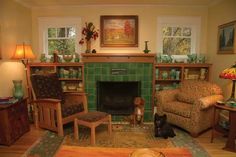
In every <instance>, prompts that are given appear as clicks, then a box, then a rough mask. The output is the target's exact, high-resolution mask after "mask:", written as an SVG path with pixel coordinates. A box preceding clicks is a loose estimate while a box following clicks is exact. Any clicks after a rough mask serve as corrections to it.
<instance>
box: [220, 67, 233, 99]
mask: <svg viewBox="0 0 236 157" xmlns="http://www.w3.org/2000/svg"><path fill="white" fill-rule="evenodd" d="M220 78H224V79H229V80H232V81H233V85H232V91H231V96H230V98H229V99H228V100H227V101H234V102H236V100H235V83H236V64H234V65H233V66H231V67H230V68H226V69H224V70H223V71H222V72H221V73H220Z"/></svg>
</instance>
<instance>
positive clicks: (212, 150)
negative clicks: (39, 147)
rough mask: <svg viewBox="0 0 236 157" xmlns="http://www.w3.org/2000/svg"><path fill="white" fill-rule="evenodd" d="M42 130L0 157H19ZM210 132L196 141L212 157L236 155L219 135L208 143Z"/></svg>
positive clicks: (0, 148) (1, 151)
mask: <svg viewBox="0 0 236 157" xmlns="http://www.w3.org/2000/svg"><path fill="white" fill-rule="evenodd" d="M43 133H44V131H43V130H37V129H36V128H35V127H34V126H33V125H32V126H31V130H30V132H28V133H26V134H24V135H23V136H22V137H21V138H20V139H18V140H17V141H16V142H15V143H14V144H13V145H11V146H9V147H8V146H3V145H0V157H20V156H21V155H23V154H24V152H25V151H26V150H27V149H28V148H29V147H30V146H31V145H32V144H33V143H34V142H35V141H37V139H38V138H40V137H41V136H42V135H43ZM210 137H211V131H210V130H209V131H207V132H205V133H203V134H202V135H200V136H199V137H198V138H196V140H197V141H198V142H199V143H200V144H201V145H202V146H203V147H204V148H205V149H206V150H207V151H208V152H209V154H210V155H211V156H212V157H236V153H232V152H228V151H225V150H223V149H222V148H223V147H224V145H225V142H226V138H224V137H222V136H221V135H219V136H217V137H216V138H214V142H213V143H210Z"/></svg>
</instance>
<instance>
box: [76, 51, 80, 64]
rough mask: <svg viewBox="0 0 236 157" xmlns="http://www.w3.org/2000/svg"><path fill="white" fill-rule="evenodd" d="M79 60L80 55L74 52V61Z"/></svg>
mask: <svg viewBox="0 0 236 157" xmlns="http://www.w3.org/2000/svg"><path fill="white" fill-rule="evenodd" d="M79 61H80V57H79V54H78V53H75V62H79Z"/></svg>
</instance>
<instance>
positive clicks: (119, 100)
mask: <svg viewBox="0 0 236 157" xmlns="http://www.w3.org/2000/svg"><path fill="white" fill-rule="evenodd" d="M138 96H139V97H140V96H141V82H140V81H98V82H97V110H98V111H103V112H107V113H110V114H112V115H129V114H131V113H133V112H134V103H133V101H134V98H135V97H138Z"/></svg>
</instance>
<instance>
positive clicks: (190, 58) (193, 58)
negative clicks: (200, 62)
mask: <svg viewBox="0 0 236 157" xmlns="http://www.w3.org/2000/svg"><path fill="white" fill-rule="evenodd" d="M187 56H188V62H189V63H196V62H197V55H196V54H189V55H187Z"/></svg>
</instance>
